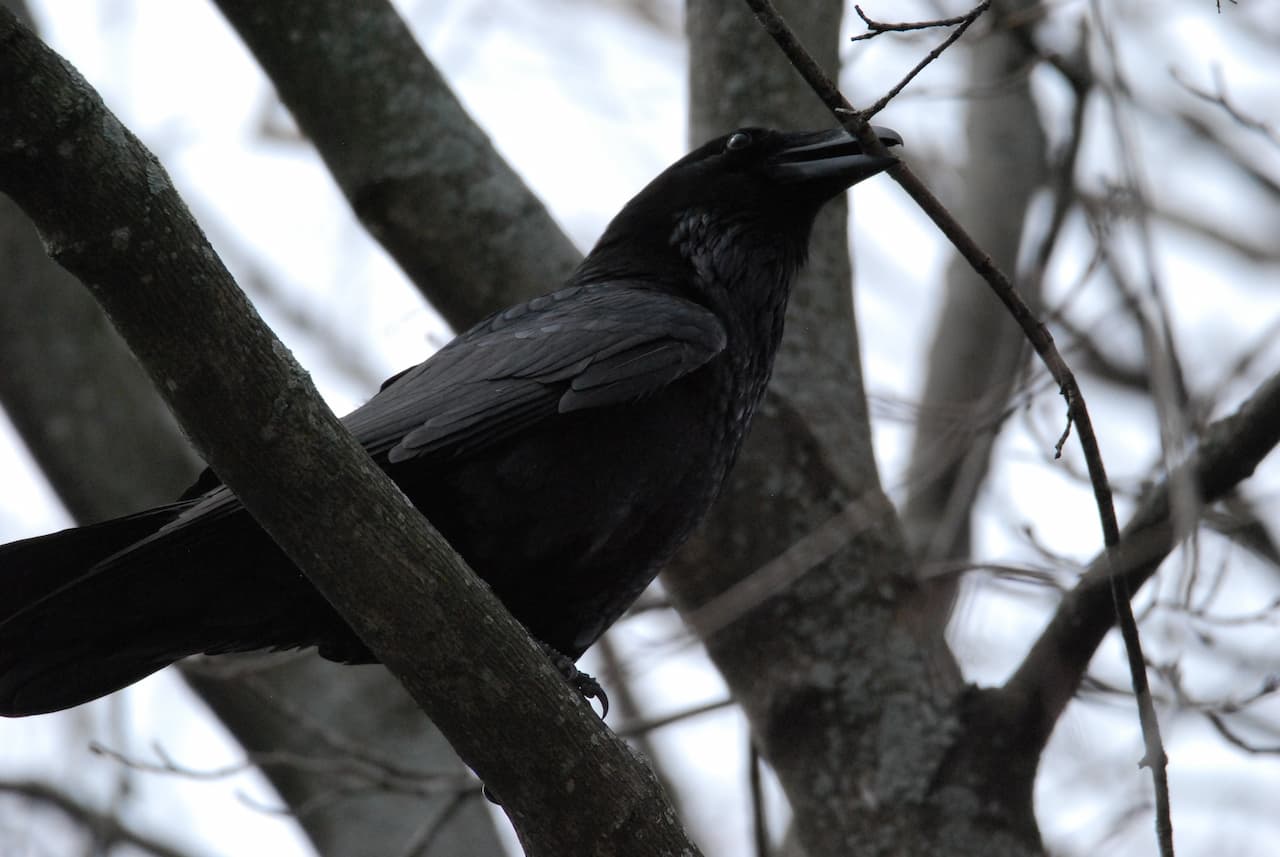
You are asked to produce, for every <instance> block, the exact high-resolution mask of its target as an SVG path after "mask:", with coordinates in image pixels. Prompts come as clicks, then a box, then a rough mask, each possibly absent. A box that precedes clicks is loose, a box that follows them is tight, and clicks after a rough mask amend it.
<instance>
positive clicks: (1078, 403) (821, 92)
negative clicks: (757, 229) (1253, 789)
mask: <svg viewBox="0 0 1280 857" xmlns="http://www.w3.org/2000/svg"><path fill="white" fill-rule="evenodd" d="M746 2H747V5H748V6H750V7H751V9H752V10H753V11H754V12H755V13H756V16H757V18H759V20H760V22H761V25H762V26H763V27H764V28H765V30H766V31H768V33H769V35H770V36H772V37H773V38H774V40H775V41H776V42H777V43H778V46H779V47H780V48H781V49H782V50H783V52H784V53H786V54H787V56H788V57H789V58H790V59H791V61H792V63H793V64H794V65H795V67H796V70H797V71H799V72H800V73H801V75H803V76H804V78H805V80H806V81H808V82H809V85H810V86H812V87H813V89H814V92H815V93H817V95H818V97H819V98H821V99H822V101H823V103H824V104H826V105H827V107H828V108H829V109H830V110H831V111H832V112H833V113H834V114H835V115H836V116H837V117H839V118H840V120H841V123H842V124H843V125H844V126H845V128H846V129H847V130H848V131H849V133H851V134H853V135H854V136H856V137H857V138H858V140H859V142H861V143H862V145H863V148H864V150H865V151H868V152H870V153H872V154H879V155H884V156H889V151H888V149H887V148H885V147H884V146H883V145H882V144H881V143H880V141H879V140H878V139H877V138H876V135H875V134H874V133H873V132H872V131H871V127H870V125H869V123H868V122H867V119H866V115H865V114H864V113H862V112H860V111H857V110H855V109H854V108H853V107H852V105H850V104H849V102H848V101H847V100H846V99H845V98H844V96H843V95H841V94H840V92H839V90H838V89H837V88H836V87H835V85H834V84H833V83H832V82H831V80H830V79H829V78H828V77H827V76H826V75H825V74H823V73H822V71H821V69H820V68H819V67H818V66H817V64H816V63H815V62H813V60H812V59H811V58H810V57H809V56H808V54H807V52H806V51H805V50H804V47H803V46H802V45H800V43H799V41H798V40H797V39H796V38H795V36H794V34H792V33H791V31H790V29H789V28H788V27H787V24H786V22H785V21H783V20H782V17H781V16H780V15H778V13H777V10H775V9H774V8H773V4H772V3H770V2H769V0H746ZM889 175H891V176H892V177H893V178H894V180H896V181H897V182H898V184H899V185H901V187H902V189H903V190H905V191H906V192H907V194H908V195H909V196H911V198H912V199H913V200H915V202H916V204H917V205H919V206H920V208H921V210H923V211H924V213H925V214H927V215H928V216H929V218H930V219H931V220H932V221H933V222H934V225H936V226H937V227H938V229H939V230H941V231H942V233H943V234H944V235H945V236H946V237H947V239H948V240H949V241H951V243H952V244H953V245H954V246H955V248H956V249H957V250H958V251H959V252H960V254H961V255H962V256H963V257H964V258H965V260H966V261H968V262H969V264H970V265H971V266H972V267H973V269H974V271H976V272H977V273H978V275H979V276H981V277H982V278H983V279H984V280H986V281H987V283H988V284H989V285H990V286H991V288H992V290H993V291H994V292H995V294H996V297H997V298H999V299H1000V302H1001V303H1003V304H1004V305H1005V308H1006V309H1007V310H1008V312H1009V314H1010V315H1011V316H1013V318H1014V320H1015V321H1016V322H1018V324H1019V326H1020V327H1022V330H1023V333H1024V334H1025V335H1026V337H1027V340H1028V341H1029V342H1030V343H1031V345H1032V347H1034V348H1035V350H1036V354H1037V355H1039V356H1040V359H1041V360H1042V361H1043V362H1044V364H1045V366H1046V367H1047V368H1048V369H1049V372H1050V374H1052V375H1053V378H1054V380H1055V381H1057V382H1058V386H1059V389H1060V390H1061V392H1062V395H1063V396H1064V398H1066V400H1067V427H1066V431H1064V433H1063V436H1062V439H1061V440H1060V441H1059V453H1060V450H1061V446H1062V444H1064V443H1065V442H1066V438H1067V433H1068V432H1069V431H1070V429H1071V426H1072V425H1073V424H1074V425H1075V427H1076V433H1077V436H1078V437H1079V439H1080V446H1081V449H1082V450H1083V452H1084V458H1085V463H1086V465H1087V467H1088V471H1089V479H1090V482H1091V484H1092V485H1093V493H1094V499H1095V502H1096V504H1097V507H1098V514H1099V517H1100V519H1101V523H1102V533H1103V543H1104V544H1105V545H1106V546H1107V547H1108V548H1110V547H1112V546H1114V545H1116V543H1117V542H1118V541H1119V538H1120V528H1119V524H1118V522H1117V520H1116V512H1115V504H1114V503H1113V502H1112V494H1111V485H1110V483H1109V482H1108V480H1107V474H1106V469H1105V467H1104V466H1103V462H1102V454H1101V451H1100V450H1099V448H1098V439H1097V436H1096V435H1095V433H1094V430H1093V422H1092V420H1091V419H1090V417H1089V411H1088V408H1087V407H1086V406H1085V401H1084V395H1083V394H1082V393H1081V391H1080V386H1079V384H1078V383H1077V382H1076V379H1075V375H1074V374H1073V373H1072V371H1071V369H1070V367H1069V366H1068V365H1067V363H1066V361H1065V360H1063V358H1062V355H1061V354H1060V353H1059V352H1058V349H1057V346H1056V345H1055V344H1054V342H1053V336H1052V335H1051V334H1050V333H1049V330H1048V328H1046V327H1045V325H1044V324H1043V323H1042V322H1041V321H1040V320H1039V319H1038V318H1037V317H1036V315H1035V314H1034V313H1033V312H1032V311H1031V309H1030V307H1028V306H1027V303H1026V301H1025V300H1023V298H1022V296H1021V295H1020V294H1019V293H1018V291H1017V289H1015V288H1014V286H1013V283H1012V282H1011V281H1010V280H1009V277H1008V276H1007V275H1006V274H1005V273H1004V272H1003V271H1001V270H1000V269H999V268H998V267H997V266H996V265H995V263H993V262H992V261H991V257H990V256H989V255H988V254H987V253H986V252H985V251H983V250H982V248H981V247H979V246H978V244H977V242H975V241H974V240H973V238H972V237H971V236H970V235H969V234H968V232H967V231H966V230H965V229H964V228H963V227H962V226H961V225H960V224H959V222H957V221H956V219H955V218H954V217H952V216H951V214H950V213H949V212H948V211H947V210H946V208H945V207H944V206H943V205H942V203H941V202H940V201H939V200H938V199H937V197H935V196H934V195H933V193H932V192H931V191H930V190H929V189H928V188H927V187H925V185H924V183H923V182H922V181H920V179H919V178H917V177H916V175H915V173H913V172H912V171H911V169H910V167H908V166H907V165H906V164H905V163H902V162H899V164H898V165H897V166H895V167H893V168H891V169H890V170H889ZM1110 556H1111V554H1110V552H1109V551H1108V553H1106V554H1105V555H1104V557H1105V561H1106V562H1110ZM1107 579H1108V581H1109V589H1110V593H1111V600H1112V606H1113V608H1114V611H1115V616H1116V617H1117V618H1118V620H1119V625H1120V630H1121V634H1122V636H1123V638H1124V643H1125V652H1126V654H1127V656H1128V660H1129V672H1130V677H1131V679H1132V682H1133V689H1134V695H1135V697H1136V699H1137V703H1138V716H1139V720H1140V721H1141V723H1142V734H1143V737H1144V740H1145V743H1146V755H1145V756H1144V758H1143V760H1142V764H1143V765H1145V766H1147V767H1149V768H1150V769H1151V775H1152V779H1153V781H1154V784H1155V790H1156V795H1157V818H1156V829H1157V837H1158V841H1159V844H1160V849H1161V854H1163V855H1166V857H1168V855H1172V853H1173V841H1172V836H1173V834H1172V830H1173V822H1172V820H1171V818H1170V815H1169V800H1168V793H1169V788H1168V775H1167V766H1168V759H1167V757H1166V756H1165V753H1164V746H1163V743H1162V742H1161V739H1160V726H1159V722H1158V720H1157V718H1156V714H1155V706H1154V705H1153V703H1152V700H1151V691H1150V687H1149V685H1148V682H1147V675H1146V666H1145V661H1144V658H1143V655H1142V643H1141V640H1140V639H1139V637H1138V627H1137V623H1136V621H1135V620H1134V617H1133V608H1132V605H1131V604H1130V599H1131V598H1132V590H1130V589H1129V580H1128V577H1126V576H1125V575H1119V574H1108V575H1107Z"/></svg>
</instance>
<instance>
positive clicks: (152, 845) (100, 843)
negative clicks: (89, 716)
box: [0, 780, 192, 857]
mask: <svg viewBox="0 0 1280 857" xmlns="http://www.w3.org/2000/svg"><path fill="white" fill-rule="evenodd" d="M0 793H4V794H10V795H15V796H17V797H20V798H23V799H25V800H28V801H32V802H34V803H39V804H43V805H44V806H49V807H52V808H54V809H56V810H58V811H59V812H61V813H62V814H63V815H65V816H66V817H67V818H69V819H71V820H72V821H73V822H75V823H76V824H78V825H79V826H80V827H82V828H84V829H85V830H86V831H87V832H88V833H89V834H90V835H91V836H92V837H93V839H94V842H95V846H96V847H95V848H94V850H93V853H95V854H96V853H102V854H106V853H109V852H112V851H114V848H113V847H112V846H115V845H127V846H131V847H132V848H133V849H136V850H138V851H142V852H144V853H146V854H150V855H152V857H192V853H191V852H189V851H183V850H181V849H179V848H178V847H177V846H174V845H169V844H167V843H164V842H161V841H159V840H158V839H155V838H154V837H151V836H148V835H147V834H145V833H140V832H138V831H136V830H134V829H133V828H132V827H130V826H128V825H127V824H125V823H124V821H122V820H121V819H120V818H119V817H117V816H116V815H114V814H111V813H104V812H100V811H99V810H97V809H94V808H93V807H91V806H89V805H88V804H85V803H83V802H82V801H81V800H80V799H79V798H77V797H74V796H73V795H70V794H68V793H67V792H64V791H62V790H61V789H57V788H54V787H53V786H51V785H49V784H48V783H42V782H38V781H36V780H6V781H0Z"/></svg>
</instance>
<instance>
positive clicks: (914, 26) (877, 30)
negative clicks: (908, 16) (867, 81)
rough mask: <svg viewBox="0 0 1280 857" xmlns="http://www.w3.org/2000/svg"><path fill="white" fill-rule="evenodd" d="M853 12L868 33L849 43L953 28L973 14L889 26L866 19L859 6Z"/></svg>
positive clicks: (888, 24)
mask: <svg viewBox="0 0 1280 857" xmlns="http://www.w3.org/2000/svg"><path fill="white" fill-rule="evenodd" d="M853 11H855V12H857V13H858V17H859V18H861V19H862V23H864V24H866V25H867V30H868V31H869V32H866V33H861V34H859V35H857V36H853V37H852V38H851V39H849V41H851V42H861V41H865V40H867V39H874V38H875V37H876V36H878V35H880V34H881V33H908V32H911V31H913V30H931V29H935V28H937V27H954V26H956V25H957V24H966V20H965V19H967V18H968V17H969V16H970V15H972V14H973V13H972V12H970V13H969V14H968V15H957V16H955V17H954V18H938V19H937V20H935V21H910V22H904V23H898V24H890V23H886V22H884V21H876V20H874V19H872V18H868V17H867V13H866V12H863V11H862V7H861V6H854V7H853ZM966 26H967V24H966Z"/></svg>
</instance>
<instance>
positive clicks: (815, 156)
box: [771, 125, 902, 193]
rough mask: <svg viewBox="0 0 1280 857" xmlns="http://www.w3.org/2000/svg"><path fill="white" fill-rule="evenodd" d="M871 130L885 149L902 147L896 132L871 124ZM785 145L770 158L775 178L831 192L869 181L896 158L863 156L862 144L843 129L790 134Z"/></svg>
mask: <svg viewBox="0 0 1280 857" xmlns="http://www.w3.org/2000/svg"><path fill="white" fill-rule="evenodd" d="M871 130H872V131H874V132H875V135H876V136H877V137H879V138H880V142H881V143H884V144H885V145H886V146H900V145H902V137H900V136H899V135H898V132H897V131H893V130H891V129H889V128H882V127H880V126H878V125H872V126H871ZM789 136H790V140H789V141H788V145H787V146H786V147H784V148H783V149H782V150H781V151H779V152H778V153H777V154H775V155H774V156H773V158H772V159H771V164H772V167H773V172H774V174H775V176H776V177H777V178H778V179H780V180H782V181H786V182H798V183H803V184H814V185H818V186H823V187H826V188H830V189H831V192H832V193H835V192H837V191H839V190H843V189H844V188H846V187H849V186H850V185H854V184H857V183H858V182H860V181H862V180H863V179H867V178H871V176H874V175H875V174H876V173H878V172H881V171H882V170H885V169H887V168H888V167H891V166H893V165H894V164H896V163H897V162H898V159H897V158H895V157H892V156H889V157H879V156H876V155H867V154H863V151H862V144H860V143H859V142H858V141H857V140H855V139H854V138H853V137H851V136H850V135H849V133H848V132H847V131H845V130H844V129H843V128H834V129H832V130H830V131H813V132H807V133H800V134H791V135H789Z"/></svg>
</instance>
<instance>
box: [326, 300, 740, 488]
mask: <svg viewBox="0 0 1280 857" xmlns="http://www.w3.org/2000/svg"><path fill="white" fill-rule="evenodd" d="M725 341H726V336H725V331H724V327H723V326H722V325H721V324H720V322H719V320H718V319H717V318H716V316H715V315H714V314H713V313H712V312H711V311H710V310H708V309H706V308H705V307H702V306H700V305H698V304H695V303H693V302H691V301H687V300H684V299H683V298H678V297H675V296H672V295H668V294H665V293H663V292H657V291H652V290H647V289H640V288H626V287H624V286H620V285H619V284H616V283H607V284H599V285H593V286H581V287H576V288H571V289H565V290H563V291H561V292H557V293H555V294H553V295H548V296H545V297H542V298H538V299H535V300H534V301H530V302H529V303H527V304H524V305H522V306H520V307H516V308H514V309H512V310H508V311H506V312H503V313H501V314H499V315H496V316H493V317H491V318H490V319H489V320H487V321H485V322H482V323H481V324H479V325H477V326H476V327H474V328H472V329H471V330H470V331H468V332H466V333H464V334H463V335H462V336H460V337H458V338H457V339H455V340H454V341H453V342H452V343H450V344H449V346H447V347H446V348H444V349H442V350H441V351H439V352H438V353H437V354H436V355H434V356H433V357H432V358H431V359H430V360H428V361H427V362H426V363H423V364H421V365H420V366H417V367H414V368H413V369H411V370H409V371H407V372H404V373H401V375H400V376H398V377H397V378H396V379H395V380H394V381H392V382H390V383H388V384H387V385H385V386H384V388H383V390H382V391H381V392H380V393H379V394H378V395H377V396H375V397H374V398H372V399H370V400H369V402H367V403H366V404H365V405H364V406H363V407H361V408H359V409H357V410H356V411H354V412H352V413H351V414H349V415H348V416H347V417H346V419H345V420H344V422H346V424H347V427H348V428H349V429H350V430H351V431H352V433H353V434H355V436H356V438H357V439H358V440H360V442H361V443H363V444H364V445H365V447H366V448H367V449H369V450H370V452H372V453H374V454H379V453H383V452H385V453H386V454H387V457H388V459H389V460H390V461H391V462H392V463H399V462H403V461H407V460H410V459H417V458H426V457H432V456H449V457H453V456H457V455H461V454H466V453H467V452H471V451H474V450H477V449H480V448H483V447H485V446H487V445H489V444H492V443H495V442H497V441H499V440H502V439H504V438H506V437H510V436H512V435H514V434H517V433H519V432H520V431H522V430H524V429H526V428H527V427H529V426H531V425H533V424H535V423H537V422H539V421H541V420H545V419H551V418H554V417H555V416H556V415H557V414H560V413H567V412H570V411H576V410H582V409H584V408H598V407H606V406H609V405H615V404H621V403H625V402H628V401H633V400H636V399H639V398H643V397H644V396H647V395H651V394H653V393H654V392H656V391H658V390H660V389H662V388H663V387H665V386H667V385H668V384H671V383H673V382H674V381H676V380H677V379H679V378H681V377H683V376H684V375H687V374H688V373H690V372H692V371H694V370H696V369H698V368H699V367H700V366H702V365H703V364H705V363H706V362H707V361H708V360H710V359H712V358H713V357H715V356H716V355H717V354H719V353H720V352H721V351H722V350H724V347H725Z"/></svg>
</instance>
